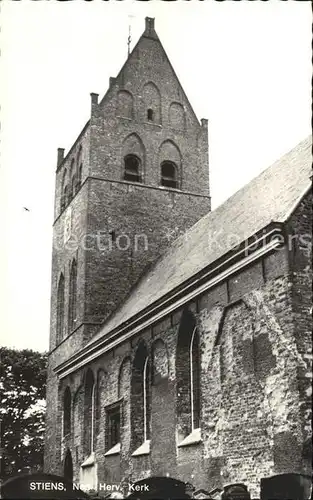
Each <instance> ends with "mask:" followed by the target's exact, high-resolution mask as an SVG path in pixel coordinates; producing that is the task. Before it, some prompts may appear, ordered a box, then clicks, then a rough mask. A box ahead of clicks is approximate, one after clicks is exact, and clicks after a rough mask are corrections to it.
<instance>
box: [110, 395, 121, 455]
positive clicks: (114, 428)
mask: <svg viewBox="0 0 313 500" xmlns="http://www.w3.org/2000/svg"><path fill="white" fill-rule="evenodd" d="M120 437H121V406H120V404H118V405H114V406H112V407H111V408H109V409H108V410H107V450H110V449H111V448H113V446H115V445H116V444H117V443H119V442H120Z"/></svg>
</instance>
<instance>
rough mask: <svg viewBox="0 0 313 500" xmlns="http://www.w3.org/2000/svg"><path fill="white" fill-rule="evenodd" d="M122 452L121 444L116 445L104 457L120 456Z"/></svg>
mask: <svg viewBox="0 0 313 500" xmlns="http://www.w3.org/2000/svg"><path fill="white" fill-rule="evenodd" d="M120 452H121V443H116V444H115V445H114V446H112V448H111V449H110V450H108V451H107V452H106V453H105V454H104V456H105V457H109V456H111V455H119V454H120Z"/></svg>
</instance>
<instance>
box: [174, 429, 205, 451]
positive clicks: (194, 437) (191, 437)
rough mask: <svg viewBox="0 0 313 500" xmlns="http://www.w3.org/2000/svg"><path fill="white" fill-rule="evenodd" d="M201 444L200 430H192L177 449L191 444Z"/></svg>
mask: <svg viewBox="0 0 313 500" xmlns="http://www.w3.org/2000/svg"><path fill="white" fill-rule="evenodd" d="M201 442H202V439H201V429H194V430H193V431H192V432H191V433H190V434H188V436H187V437H185V439H183V440H182V442H181V443H179V444H178V445H177V446H178V448H182V447H184V446H190V445H192V444H198V443H201Z"/></svg>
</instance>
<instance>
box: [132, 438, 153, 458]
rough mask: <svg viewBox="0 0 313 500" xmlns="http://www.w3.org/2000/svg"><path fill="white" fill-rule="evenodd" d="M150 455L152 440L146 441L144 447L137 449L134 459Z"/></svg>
mask: <svg viewBox="0 0 313 500" xmlns="http://www.w3.org/2000/svg"><path fill="white" fill-rule="evenodd" d="M149 454H150V440H147V441H145V442H144V443H143V444H142V445H140V446H139V448H137V450H135V451H134V453H133V454H132V457H139V456H140V455H149Z"/></svg>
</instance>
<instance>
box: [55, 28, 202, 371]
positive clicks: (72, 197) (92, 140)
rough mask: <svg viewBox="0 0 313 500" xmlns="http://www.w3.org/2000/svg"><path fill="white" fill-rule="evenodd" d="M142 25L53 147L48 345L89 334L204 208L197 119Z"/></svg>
mask: <svg viewBox="0 0 313 500" xmlns="http://www.w3.org/2000/svg"><path fill="white" fill-rule="evenodd" d="M145 22H146V24H145V31H144V33H143V34H142V36H141V37H140V39H139V41H138V43H137V45H136V46H135V48H134V49H133V51H132V52H131V54H130V55H129V56H128V59H127V61H126V62H125V64H124V66H123V67H122V69H121V71H120V72H119V74H118V76H117V77H116V78H110V82H109V88H108V91H107V93H106V94H105V96H104V97H103V99H102V100H99V99H98V95H97V94H91V114H90V120H89V121H88V123H87V124H86V126H85V127H84V128H83V130H82V132H81V133H80V135H79V137H78V138H77V140H76V141H75V143H74V144H73V146H72V147H71V149H70V150H69V151H68V153H67V154H66V156H64V150H63V149H59V150H58V160H57V171H56V193H55V222H54V233H53V262H52V303H51V337H50V350H51V351H55V350H56V351H58V353H59V354H58V356H57V357H58V362H62V361H64V360H65V359H67V357H68V356H69V355H70V354H72V353H73V352H75V351H76V350H77V349H79V348H81V347H82V346H83V345H84V344H85V343H86V342H87V341H88V340H90V339H91V338H92V336H93V334H94V332H95V331H96V330H97V329H98V328H99V326H100V324H101V323H102V322H103V321H104V320H105V319H106V318H107V317H108V316H109V315H110V314H111V313H112V312H113V311H114V310H115V309H116V308H117V307H118V306H119V304H120V303H121V302H122V301H123V300H124V299H125V297H126V295H127V294H128V293H129V291H130V289H131V287H132V286H133V285H134V284H135V282H136V281H137V280H138V279H139V278H140V276H141V275H142V274H143V272H144V271H145V269H146V268H148V266H149V265H151V263H153V262H154V261H155V260H156V259H157V258H158V256H159V255H160V254H161V253H162V252H164V250H165V249H166V247H167V246H168V245H169V244H170V243H171V241H173V239H174V238H175V237H176V236H179V235H180V234H182V233H183V232H185V231H186V229H188V228H189V227H191V226H192V225H193V224H194V223H195V222H197V220H199V219H200V218H201V217H202V216H203V215H205V214H206V213H207V212H208V211H209V210H210V192H209V167H208V129H207V120H205V119H202V120H201V123H199V121H198V119H197V117H196V115H195V113H194V111H193V109H192V107H191V105H190V103H189V101H188V99H187V97H186V95H185V93H184V91H183V89H182V86H181V84H180V82H179V80H178V78H177V76H176V74H175V71H174V69H173V67H172V65H171V63H170V61H169V59H168V57H167V55H166V53H165V51H164V49H163V47H162V44H161V42H160V40H159V38H158V35H157V33H156V31H155V28H154V19H151V18H146V21H145Z"/></svg>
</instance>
